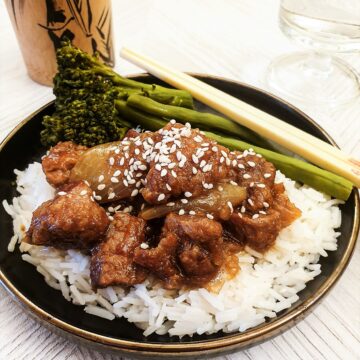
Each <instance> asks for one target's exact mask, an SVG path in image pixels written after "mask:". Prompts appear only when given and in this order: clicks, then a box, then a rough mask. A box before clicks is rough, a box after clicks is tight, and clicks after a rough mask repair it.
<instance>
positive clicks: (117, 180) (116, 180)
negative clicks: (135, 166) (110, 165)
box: [110, 176, 119, 183]
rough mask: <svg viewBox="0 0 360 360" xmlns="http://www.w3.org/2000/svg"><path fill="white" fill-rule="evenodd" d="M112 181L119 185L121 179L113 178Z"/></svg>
mask: <svg viewBox="0 0 360 360" xmlns="http://www.w3.org/2000/svg"><path fill="white" fill-rule="evenodd" d="M110 181H111V182H112V183H118V182H119V179H118V178H116V177H114V176H113V177H112V178H111V179H110Z"/></svg>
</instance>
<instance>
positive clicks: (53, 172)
mask: <svg viewBox="0 0 360 360" xmlns="http://www.w3.org/2000/svg"><path fill="white" fill-rule="evenodd" d="M86 150H87V147H85V146H81V145H76V144H74V143H73V142H71V141H65V142H59V143H58V144H56V145H55V146H54V147H52V148H51V149H50V151H49V153H48V154H47V155H46V156H45V157H44V158H43V159H42V168H43V171H44V173H45V175H46V180H47V181H48V183H49V184H50V185H52V186H54V187H55V188H57V187H59V186H61V185H64V184H65V183H67V182H68V181H69V176H70V171H71V169H72V168H73V167H74V166H75V164H76V163H77V161H78V160H79V157H80V156H81V155H82V154H83V153H84V152H85V151H86Z"/></svg>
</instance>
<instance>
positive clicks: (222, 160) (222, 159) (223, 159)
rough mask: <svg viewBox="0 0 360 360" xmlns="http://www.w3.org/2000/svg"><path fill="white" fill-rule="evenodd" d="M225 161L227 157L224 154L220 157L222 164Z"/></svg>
mask: <svg viewBox="0 0 360 360" xmlns="http://www.w3.org/2000/svg"><path fill="white" fill-rule="evenodd" d="M224 161H225V158H224V157H223V156H222V157H221V158H220V164H222V163H223V162H224Z"/></svg>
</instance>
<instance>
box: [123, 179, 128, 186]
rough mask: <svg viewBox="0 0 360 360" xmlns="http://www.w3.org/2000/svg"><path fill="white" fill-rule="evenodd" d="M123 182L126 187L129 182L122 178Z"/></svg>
mask: <svg viewBox="0 0 360 360" xmlns="http://www.w3.org/2000/svg"><path fill="white" fill-rule="evenodd" d="M123 184H124V185H125V186H126V187H128V186H129V183H128V182H127V180H126V179H124V180H123Z"/></svg>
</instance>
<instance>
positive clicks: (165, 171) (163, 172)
mask: <svg viewBox="0 0 360 360" xmlns="http://www.w3.org/2000/svg"><path fill="white" fill-rule="evenodd" d="M166 174H167V170H166V169H162V170H161V173H160V176H161V177H164V176H165V175H166Z"/></svg>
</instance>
